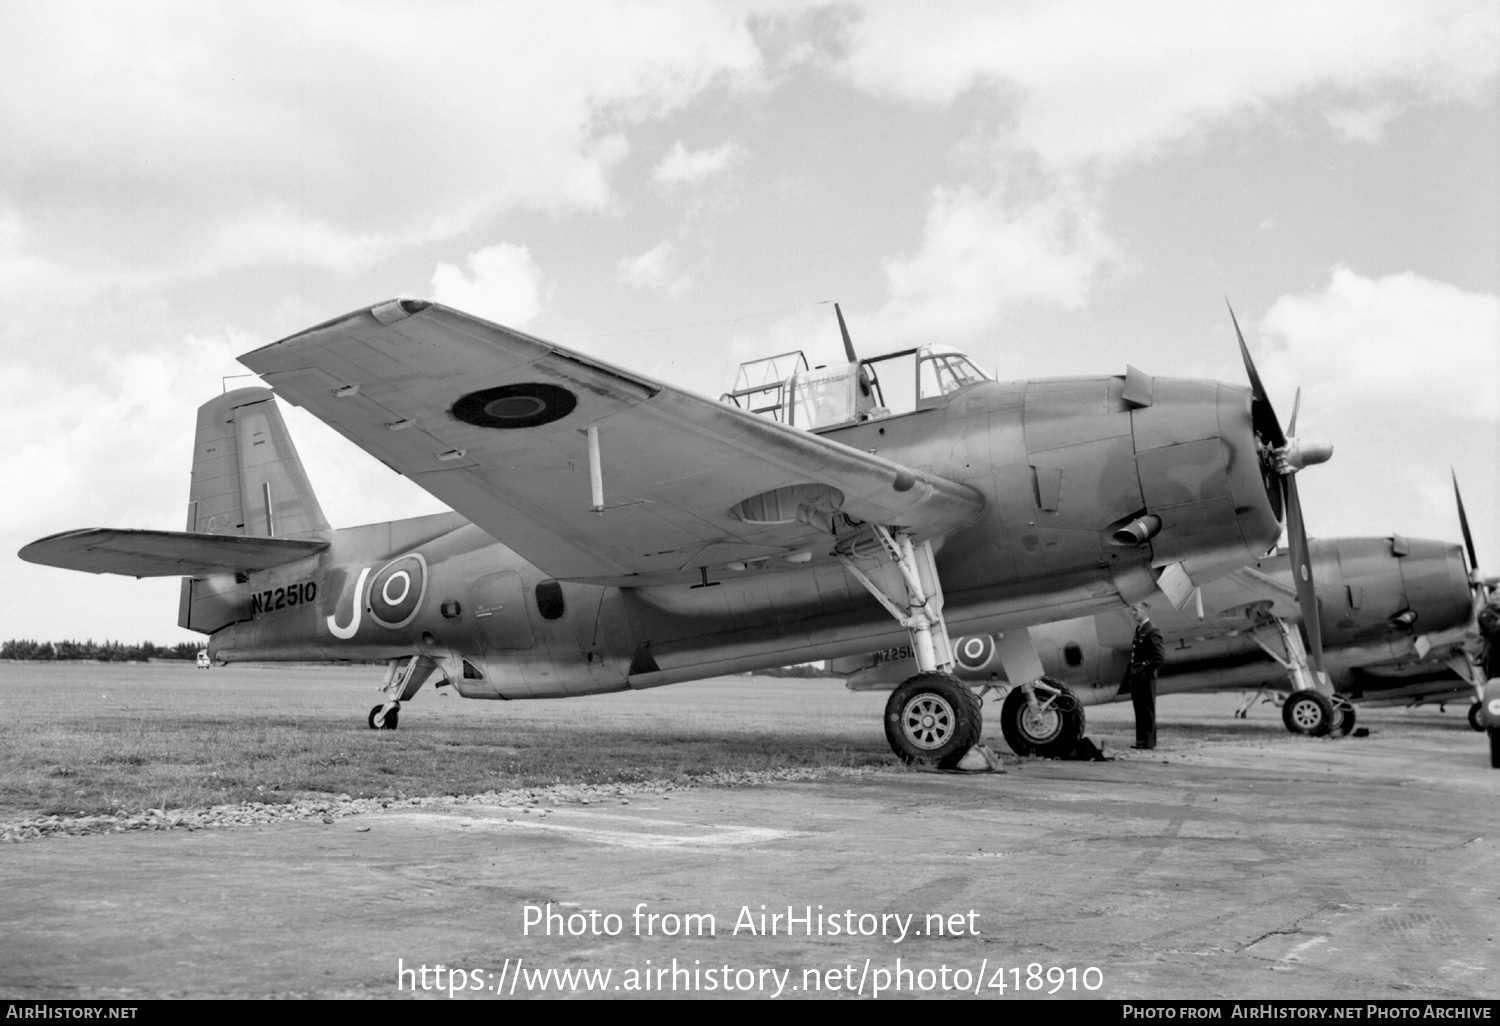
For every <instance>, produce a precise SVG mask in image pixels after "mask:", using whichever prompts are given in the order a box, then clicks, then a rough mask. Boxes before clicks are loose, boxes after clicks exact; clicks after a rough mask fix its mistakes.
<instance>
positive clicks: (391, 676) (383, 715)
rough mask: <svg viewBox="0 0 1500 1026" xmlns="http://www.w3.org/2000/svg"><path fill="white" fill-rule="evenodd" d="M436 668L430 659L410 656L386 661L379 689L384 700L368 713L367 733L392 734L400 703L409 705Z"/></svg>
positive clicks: (397, 718) (421, 656) (399, 715)
mask: <svg viewBox="0 0 1500 1026" xmlns="http://www.w3.org/2000/svg"><path fill="white" fill-rule="evenodd" d="M437 668H438V664H437V660H436V659H433V658H432V657H431V656H425V655H414V656H408V657H407V658H405V659H392V660H390V661H389V662H388V664H387V666H386V671H385V683H384V684H382V685H381V687H380V690H381V691H382V692H384V693H385V695H386V700H385V701H384V702H382V703H380V704H379V705H377V706H376V707H375V708H373V709H371V710H370V715H369V716H368V717H367V718H366V720H365V722H367V723H368V724H369V725H370V729H371V730H395V729H396V726H397V724H398V723H399V722H400V719H401V703H402V702H406V701H410V700H411V698H412V696H413V695H415V694H416V693H417V692H418V691H419V690H421V688H422V685H423V684H425V683H426V682H427V678H428V677H431V676H432V673H433V671H434V670H436V669H437Z"/></svg>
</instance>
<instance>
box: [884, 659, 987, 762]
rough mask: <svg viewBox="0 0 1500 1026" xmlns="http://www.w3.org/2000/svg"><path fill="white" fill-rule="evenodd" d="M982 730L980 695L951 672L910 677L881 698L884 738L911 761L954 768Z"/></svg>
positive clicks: (894, 750) (896, 751)
mask: <svg viewBox="0 0 1500 1026" xmlns="http://www.w3.org/2000/svg"><path fill="white" fill-rule="evenodd" d="M983 730H984V719H983V716H982V715H981V713H980V711H979V699H977V698H975V697H974V692H972V691H970V690H969V689H968V688H967V687H965V686H964V684H963V682H962V681H960V680H959V679H958V678H957V677H955V676H953V675H952V674H947V673H919V674H917V675H916V676H914V677H908V678H906V680H904V681H902V682H901V685H900V686H899V687H897V688H896V690H895V691H893V692H891V697H890V699H889V700H888V701H887V702H886V703H885V739H886V740H887V741H888V742H890V745H891V751H893V752H895V753H896V754H897V755H898V756H900V758H901V761H902V762H904V763H907V764H908V765H911V766H932V767H935V768H936V769H954V768H955V767H957V766H958V763H959V761H960V760H961V759H962V758H963V757H964V753H966V752H967V751H968V750H969V749H970V748H973V747H974V746H975V745H976V744H978V743H979V735H980V734H981V733H982V732H983Z"/></svg>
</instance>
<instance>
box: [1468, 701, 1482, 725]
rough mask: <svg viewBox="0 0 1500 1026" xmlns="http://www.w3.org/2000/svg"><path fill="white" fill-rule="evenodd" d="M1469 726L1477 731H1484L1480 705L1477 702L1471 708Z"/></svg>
mask: <svg viewBox="0 0 1500 1026" xmlns="http://www.w3.org/2000/svg"><path fill="white" fill-rule="evenodd" d="M1469 726H1471V727H1473V728H1474V729H1475V730H1483V729H1484V724H1483V723H1480V722H1479V703H1478V702H1475V703H1474V704H1473V705H1471V706H1469Z"/></svg>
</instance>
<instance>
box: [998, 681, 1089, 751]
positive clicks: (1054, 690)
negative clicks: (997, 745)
mask: <svg viewBox="0 0 1500 1026" xmlns="http://www.w3.org/2000/svg"><path fill="white" fill-rule="evenodd" d="M1032 686H1033V689H1034V691H1035V697H1036V701H1035V703H1033V702H1031V701H1029V700H1028V697H1027V695H1026V693H1025V691H1024V690H1022V689H1021V688H1015V689H1013V690H1012V691H1011V692H1010V694H1008V695H1006V696H1005V702H1004V703H1003V704H1002V705H1001V706H1000V732H1001V733H1002V734H1004V735H1005V743H1006V744H1008V745H1010V747H1011V750H1012V751H1014V752H1015V753H1016V754H1017V755H1040V756H1041V757H1042V758H1044V759H1061V758H1064V757H1065V756H1067V755H1068V754H1069V753H1071V752H1072V751H1073V749H1074V748H1076V747H1078V742H1079V741H1080V740H1082V738H1083V731H1084V717H1083V703H1081V702H1079V701H1078V696H1077V695H1076V694H1074V693H1073V690H1072V689H1071V688H1069V687H1068V686H1067V685H1066V684H1064V683H1063V682H1062V681H1060V680H1054V679H1053V678H1051V677H1041V678H1039V679H1037V680H1036V681H1034V682H1033V684H1032Z"/></svg>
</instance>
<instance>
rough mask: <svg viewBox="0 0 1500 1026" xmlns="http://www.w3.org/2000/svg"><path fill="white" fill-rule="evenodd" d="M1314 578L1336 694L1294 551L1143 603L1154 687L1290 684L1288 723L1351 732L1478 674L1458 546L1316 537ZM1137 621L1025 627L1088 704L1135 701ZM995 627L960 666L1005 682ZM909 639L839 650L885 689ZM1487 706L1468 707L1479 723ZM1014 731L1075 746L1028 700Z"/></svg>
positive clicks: (1027, 741) (980, 678)
mask: <svg viewBox="0 0 1500 1026" xmlns="http://www.w3.org/2000/svg"><path fill="white" fill-rule="evenodd" d="M1310 548H1311V553H1312V567H1313V577H1314V580H1315V581H1316V583H1317V591H1318V597H1319V603H1318V605H1319V610H1318V619H1319V625H1320V627H1321V631H1320V633H1321V636H1322V639H1323V646H1324V649H1323V652H1324V660H1325V669H1326V672H1327V673H1328V675H1329V677H1330V680H1331V683H1332V684H1333V686H1334V690H1335V693H1334V695H1333V697H1332V700H1331V702H1330V700H1329V699H1328V698H1327V697H1326V696H1325V695H1324V694H1322V693H1321V692H1319V691H1318V690H1317V689H1316V688H1315V687H1314V686H1312V685H1311V684H1310V683H1309V682H1308V681H1307V680H1306V678H1307V676H1308V674H1309V667H1308V665H1307V660H1306V656H1305V654H1304V653H1305V647H1304V646H1303V645H1300V644H1298V641H1299V640H1300V639H1299V638H1297V637H1296V634H1297V632H1298V631H1299V629H1300V623H1299V621H1300V615H1301V614H1300V610H1299V609H1298V608H1297V605H1296V589H1295V588H1294V587H1293V584H1292V571H1291V566H1290V564H1289V560H1288V554H1287V552H1286V551H1285V550H1282V551H1279V552H1276V553H1274V554H1272V555H1269V556H1266V557H1265V558H1263V559H1259V560H1256V561H1255V562H1254V563H1251V564H1249V565H1248V566H1245V567H1242V568H1240V569H1238V570H1235V571H1232V572H1231V573H1229V574H1226V575H1224V576H1222V577H1219V578H1217V579H1216V580H1213V581H1209V582H1206V583H1204V584H1203V585H1202V586H1200V587H1199V588H1197V589H1196V590H1195V592H1194V593H1193V595H1192V596H1190V598H1189V601H1187V602H1186V603H1185V604H1184V605H1183V607H1182V608H1181V609H1177V608H1174V607H1173V605H1172V604H1171V603H1170V602H1167V601H1165V600H1164V599H1163V598H1152V599H1148V600H1146V605H1147V607H1148V608H1149V609H1150V610H1151V619H1152V622H1153V623H1155V624H1156V626H1157V627H1158V628H1159V629H1160V630H1161V631H1162V634H1163V637H1164V639H1165V640H1166V642H1167V659H1166V662H1165V663H1163V664H1162V667H1161V669H1160V671H1159V680H1158V694H1162V695H1167V694H1174V693H1179V692H1189V691H1224V690H1240V689H1247V688H1248V689H1254V690H1251V691H1250V692H1249V694H1248V698H1247V701H1246V702H1245V703H1244V704H1242V705H1241V707H1240V709H1239V710H1238V711H1237V712H1236V715H1237V716H1242V715H1244V712H1245V710H1246V709H1248V708H1249V705H1250V704H1251V702H1253V700H1254V699H1256V698H1257V697H1259V696H1260V695H1261V694H1262V693H1263V691H1262V690H1261V689H1276V690H1277V691H1278V692H1280V691H1285V692H1288V695H1287V698H1286V700H1285V701H1284V702H1283V703H1282V718H1283V721H1284V722H1285V724H1286V727H1287V729H1288V730H1291V731H1293V732H1296V733H1302V734H1310V735H1313V736H1323V735H1325V734H1328V733H1331V732H1334V731H1337V732H1338V733H1340V734H1348V733H1349V732H1350V731H1351V730H1353V729H1354V723H1355V716H1356V714H1355V709H1354V706H1353V704H1352V703H1354V702H1361V701H1420V700H1422V699H1423V698H1428V699H1433V700H1440V701H1447V700H1451V699H1452V698H1453V697H1454V696H1456V695H1476V696H1477V694H1478V691H1477V690H1476V688H1478V687H1482V685H1483V673H1482V671H1481V670H1480V667H1479V660H1478V658H1477V656H1478V640H1479V639H1478V635H1477V632H1476V630H1475V626H1474V609H1475V605H1474V595H1473V590H1472V583H1471V582H1472V580H1473V578H1472V577H1471V574H1470V572H1469V570H1468V569H1467V568H1466V566H1465V563H1464V557H1463V550H1462V549H1461V548H1460V547H1459V546H1457V545H1451V544H1447V543H1444V542H1438V541H1428V540H1425V539H1418V538H1405V537H1401V536H1399V535H1397V536H1393V537H1386V538H1337V539H1313V540H1312V541H1311V542H1310ZM1134 629H1135V624H1134V623H1133V621H1131V620H1130V618H1129V617H1128V616H1126V615H1125V614H1124V613H1123V611H1111V612H1107V613H1101V614H1098V615H1096V616H1091V617H1081V618H1076V619H1072V620H1064V621H1059V622H1054V623H1047V624H1041V625H1038V626H1035V627H1032V628H1030V633H1031V635H1032V642H1033V644H1034V645H1035V646H1036V648H1037V650H1038V652H1039V653H1040V654H1041V658H1042V665H1043V667H1044V669H1045V670H1046V672H1047V675H1048V676H1049V677H1053V678H1056V679H1058V680H1061V681H1063V682H1064V683H1066V684H1067V685H1068V686H1069V687H1070V688H1071V689H1072V690H1073V691H1074V692H1075V693H1076V694H1077V695H1078V697H1079V699H1080V701H1081V702H1082V704H1083V705H1085V706H1089V705H1098V704H1103V703H1107V702H1115V701H1128V700H1129V697H1130V696H1129V695H1128V694H1122V693H1121V692H1120V685H1121V682H1122V681H1123V680H1124V677H1125V670H1126V667H1127V665H1128V664H1129V661H1130V649H1131V641H1132V637H1133V632H1134ZM996 648H997V639H996V638H995V637H994V635H992V634H980V635H971V636H969V637H961V638H958V639H956V640H955V643H954V654H955V657H956V660H957V664H956V666H955V671H954V672H955V673H956V675H957V676H958V677H959V678H960V679H962V680H966V681H970V682H980V683H981V684H985V685H991V686H995V687H1003V686H1004V684H1005V670H1004V668H1003V666H1001V665H1000V662H999V660H998V659H997V658H996ZM910 665H911V660H910V657H909V655H908V653H907V652H906V651H905V650H904V648H897V649H895V650H894V651H890V650H888V651H883V652H877V653H867V654H865V655H864V656H862V657H855V658H845V659H840V660H835V661H834V662H833V663H832V664H831V665H830V668H831V669H832V670H833V672H836V673H840V674H842V675H846V676H847V677H848V685H849V687H850V688H851V689H854V690H877V689H881V688H888V687H891V686H893V685H894V684H895V682H897V681H899V680H901V679H902V678H903V677H905V676H906V673H907V671H908V669H909V667H910ZM1477 709H1478V703H1477V700H1476V703H1475V706H1474V708H1473V709H1471V715H1470V721H1471V724H1473V725H1476V729H1477V723H1476V721H1475V716H1476V715H1477ZM1001 725H1002V730H1003V733H1004V735H1005V738H1006V741H1007V743H1008V744H1010V746H1011V747H1012V748H1013V749H1015V750H1016V751H1017V752H1018V753H1020V754H1042V755H1056V754H1066V753H1065V752H1064V751H1061V750H1060V745H1059V742H1058V739H1057V738H1055V737H1054V736H1052V731H1053V730H1054V729H1055V726H1056V724H1055V723H1054V721H1052V720H1044V721H1041V722H1036V721H1034V720H1033V719H1032V718H1030V717H1029V716H1028V715H1027V710H1026V706H1025V703H1024V702H1020V701H1018V700H1015V699H1010V698H1009V696H1007V700H1006V704H1005V705H1003V706H1002V711H1001Z"/></svg>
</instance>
